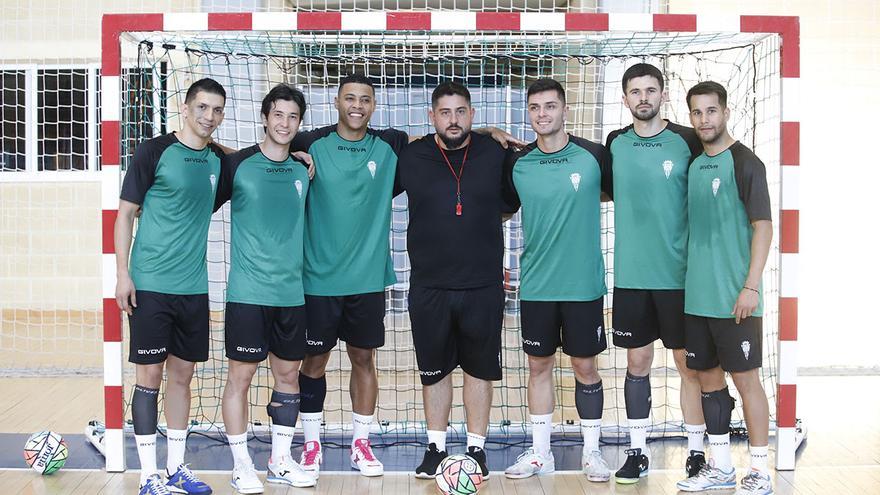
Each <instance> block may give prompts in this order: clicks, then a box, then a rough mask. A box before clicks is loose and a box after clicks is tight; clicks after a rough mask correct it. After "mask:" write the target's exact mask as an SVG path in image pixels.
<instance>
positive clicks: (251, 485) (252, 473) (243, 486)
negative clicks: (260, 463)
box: [230, 464, 263, 493]
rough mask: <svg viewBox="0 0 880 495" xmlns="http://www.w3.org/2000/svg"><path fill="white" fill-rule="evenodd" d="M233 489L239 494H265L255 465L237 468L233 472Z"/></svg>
mask: <svg viewBox="0 0 880 495" xmlns="http://www.w3.org/2000/svg"><path fill="white" fill-rule="evenodd" d="M230 484H231V485H232V488H235V489H236V490H238V493H263V483H262V482H260V478H258V477H257V471H256V470H255V469H254V465H253V464H243V465H241V466H236V467H235V469H233V470H232V481H231V482H230Z"/></svg>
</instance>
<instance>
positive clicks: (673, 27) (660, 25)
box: [654, 14, 697, 32]
mask: <svg viewBox="0 0 880 495" xmlns="http://www.w3.org/2000/svg"><path fill="white" fill-rule="evenodd" d="M696 30H697V16H696V15H692V14H654V31H674V32H693V31H696Z"/></svg>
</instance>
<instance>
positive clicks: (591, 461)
mask: <svg viewBox="0 0 880 495" xmlns="http://www.w3.org/2000/svg"><path fill="white" fill-rule="evenodd" d="M581 466H582V467H583V470H584V474H585V475H587V479H588V480H590V481H596V482H603V481H608V480H610V479H611V469H609V468H608V463H607V462H605V459H604V458H603V457H602V453H601V452H599V451H598V450H594V451H592V452H584V453H583V455H582V456H581Z"/></svg>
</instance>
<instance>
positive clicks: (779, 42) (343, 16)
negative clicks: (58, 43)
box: [101, 11, 799, 471]
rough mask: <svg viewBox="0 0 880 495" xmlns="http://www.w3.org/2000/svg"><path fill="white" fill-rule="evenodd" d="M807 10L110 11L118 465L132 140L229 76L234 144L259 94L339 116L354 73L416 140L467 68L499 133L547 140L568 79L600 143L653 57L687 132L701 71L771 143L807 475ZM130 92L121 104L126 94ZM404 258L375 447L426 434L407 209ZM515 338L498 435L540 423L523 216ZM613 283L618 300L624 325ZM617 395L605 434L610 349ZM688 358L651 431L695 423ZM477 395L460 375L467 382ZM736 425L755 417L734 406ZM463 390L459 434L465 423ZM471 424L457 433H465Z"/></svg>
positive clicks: (484, 115)
mask: <svg viewBox="0 0 880 495" xmlns="http://www.w3.org/2000/svg"><path fill="white" fill-rule="evenodd" d="M797 44H798V21H797V18H794V17H763V16H741V17H708V18H704V17H702V16H688V15H660V14H654V15H650V14H645V15H641V14H639V15H635V14H579V13H578V14H576V13H496V12H491V13H490V12H485V13H484V12H464V11H457V12H350V13H338V12H326V13H322V12H301V13H253V14H250V13H242V14H137V15H121V14H109V15H105V16H104V34H103V61H102V95H101V96H102V102H103V104H102V148H101V150H102V172H101V173H102V176H103V181H102V186H103V194H102V197H103V201H102V208H103V210H104V212H103V253H104V298H105V299H104V304H103V307H104V319H103V322H104V342H105V343H104V370H105V421H106V427H107V433H106V435H105V439H106V447H107V448H106V451H107V469H108V470H109V471H120V470H124V468H125V461H124V456H123V448H122V445H123V426H124V421H125V417H126V414H127V401H126V400H125V392H124V389H123V383H124V381H125V380H124V378H125V375H126V373H124V368H123V365H122V363H123V359H124V353H125V352H127V351H126V350H125V346H124V342H125V341H126V339H125V336H124V332H123V329H124V327H123V325H122V319H121V317H120V313H119V311H118V309H117V307H116V303H115V299H114V287H115V261H114V256H115V254H114V246H113V222H114V220H115V216H116V209H117V207H118V193H119V185H120V182H121V173H122V172H123V171H124V166H125V165H127V163H128V161H129V160H130V158H131V155H132V152H133V150H134V147H135V146H136V145H137V144H138V143H139V142H142V141H143V140H145V139H149V138H151V137H154V136H156V135H158V134H161V133H164V132H170V131H172V130H175V129H177V128H179V111H178V107H179V105H180V103H181V102H182V99H183V94H184V93H185V91H186V87H187V86H188V85H189V84H190V83H192V82H194V81H195V80H196V79H199V78H201V77H213V78H215V79H217V80H218V81H220V82H221V83H222V84H224V86H225V87H226V89H227V94H228V99H227V105H226V118H225V121H224V123H223V125H222V126H221V127H220V129H219V130H218V131H217V133H216V134H215V138H216V139H217V140H218V141H220V142H222V143H224V144H226V145H228V146H230V147H233V148H241V147H244V146H248V145H251V144H253V143H254V142H257V141H258V140H259V139H261V134H260V129H261V127H260V124H259V123H260V117H259V102H260V100H261V99H262V97H263V95H264V94H265V92H266V91H267V90H268V89H269V88H270V87H271V85H274V84H276V83H279V82H288V83H291V84H294V85H296V86H297V87H300V88H301V89H303V90H304V92H305V93H306V97H307V102H308V104H309V107H310V108H309V110H308V111H307V113H306V115H305V119H304V123H303V128H302V129H303V130H305V129H311V128H315V127H319V126H323V125H329V124H332V123H335V120H336V113H335V110H334V109H333V97H334V96H335V92H336V88H337V86H338V81H339V77H340V75H345V74H346V73H348V72H352V71H359V72H365V73H368V74H370V75H371V77H373V78H374V80H375V81H376V89H377V103H378V106H377V110H376V113H375V114H374V116H373V119H372V121H371V126H372V127H376V128H382V127H387V126H393V127H396V128H400V129H402V130H405V131H407V132H408V133H410V134H411V135H419V134H424V133H426V132H430V131H431V130H432V128H431V127H430V125H429V122H428V120H427V107H428V105H429V102H430V92H431V90H432V89H433V87H434V86H435V85H436V84H437V83H438V82H439V81H441V80H444V79H448V78H453V77H454V78H456V79H457V80H459V81H461V82H464V83H465V84H466V85H467V86H468V87H469V89H470V90H471V92H472V95H473V104H474V107H475V108H476V110H477V115H476V120H475V127H476V126H483V125H493V126H497V127H501V128H504V129H507V130H509V131H510V132H512V133H513V134H514V135H516V136H517V137H519V138H523V139H526V140H532V139H534V133H533V132H532V131H531V128H530V126H529V124H528V119H527V114H526V111H525V88H526V87H527V85H528V83H529V82H531V81H533V80H535V79H536V78H537V77H553V78H555V79H557V80H559V81H560V82H562V83H563V85H564V86H565V87H566V92H567V97H568V100H569V105H570V107H571V108H570V112H569V114H568V119H567V126H566V128H567V130H568V131H569V132H572V133H573V134H575V135H578V136H582V137H585V138H588V139H591V140H594V141H603V140H604V138H605V137H606V136H607V134H608V133H609V132H610V131H611V130H614V129H616V128H619V127H623V126H625V125H627V124H628V123H629V121H630V120H629V119H630V117H629V114H628V111H627V110H626V109H625V108H624V107H623V106H622V105H621V101H620V100H621V94H622V90H621V88H620V77H621V75H622V73H623V70H624V69H625V67H626V66H627V65H629V64H631V63H634V62H635V61H636V60H638V61H647V62H651V63H654V64H655V65H657V66H658V67H660V68H661V69H662V70H663V71H664V72H665V74H666V76H667V87H668V90H669V96H670V103H669V104H667V105H665V106H664V109H663V111H664V115H665V116H666V117H667V118H669V119H670V120H672V121H675V122H678V123H682V124H687V122H688V121H687V110H686V106H685V103H684V100H683V99H684V93H685V92H686V91H687V89H688V88H689V87H690V85H692V84H695V83H696V82H698V81H700V80H705V79H710V78H711V79H715V80H717V81H718V82H721V83H722V84H724V85H725V86H727V87H728V90H729V91H730V95H731V96H730V106H731V108H732V111H733V115H734V117H733V118H732V119H731V130H732V133H733V135H734V136H735V137H736V138H738V139H740V140H741V141H743V142H744V143H745V144H746V145H748V146H750V147H752V148H754V149H755V150H756V152H757V153H758V155H759V156H761V158H762V159H763V160H764V162H765V163H766V164H767V166H768V182H769V183H770V187H771V197H772V198H773V201H774V208H775V210H776V212H778V214H774V226H775V228H776V234H777V235H775V236H774V239H776V240H778V242H774V246H773V248H772V251H771V256H770V261H768V265H767V270H765V276H764V286H765V289H766V295H765V305H766V311H765V313H766V314H765V318H764V321H765V342H764V350H763V352H764V369H763V370H762V381H763V383H764V386H765V388H766V391H767V394H768V397H769V399H770V401H771V414H772V419H773V420H774V421H775V426H776V442H777V467H778V468H780V469H792V468H793V467H794V451H795V448H796V446H797V442H798V440H799V430H798V428H797V424H796V419H795V418H796V416H795V399H794V398H795V392H796V364H795V352H796V338H797V287H796V282H797V279H796V275H797V265H796V262H797V251H798V242H797V241H798V225H797V224H798V209H797V198H796V192H797V191H796V186H797V170H798V169H797V166H798V162H799V157H798V149H799V143H798V134H799V124H798V121H797V108H796V105H797V81H798V77H799V66H798V65H799V64H798V47H797ZM114 102H115V103H114ZM392 208H393V220H392V228H391V232H390V235H391V240H392V256H393V258H394V262H395V268H396V271H397V273H398V280H399V283H398V284H396V285H395V286H393V287H392V288H389V289H388V290H387V291H386V296H387V297H386V300H387V311H386V327H387V334H386V345H385V347H383V348H382V349H380V350H379V351H378V352H377V364H378V366H377V368H378V374H379V381H380V396H379V404H378V407H377V412H376V420H377V434H378V437H377V439H376V442H377V443H382V442H383V441H384V442H388V443H391V442H394V441H398V440H400V439H402V438H412V435H413V434H418V433H421V432H423V431H424V423H423V413H422V406H421V393H420V387H419V385H418V383H419V382H418V374H417V371H416V368H415V358H414V353H413V351H412V341H411V338H410V336H409V319H408V315H407V313H406V291H407V289H408V259H407V256H406V251H405V228H406V221H407V218H406V202H405V199H402V198H398V199H396V200H395V201H394V204H393V207H392ZM228 239H229V214H228V210H221V211H220V212H218V213H217V214H216V215H215V217H214V220H213V221H212V226H211V232H210V234H209V246H208V260H209V279H210V286H211V287H210V296H211V315H212V328H211V336H212V337H211V338H212V344H211V359H210V360H209V362H208V363H205V364H204V365H199V366H198V367H197V373H196V377H195V379H194V397H193V411H192V416H193V419H194V420H195V421H196V422H197V423H198V425H199V426H200V427H204V428H207V429H211V428H216V429H219V428H220V426H219V425H220V424H221V423H222V417H221V415H220V410H219V400H220V397H221V396H222V387H223V381H224V379H225V371H226V367H225V359H224V357H223V354H224V353H223V316H222V311H223V301H224V298H225V280H226V271H227V269H228ZM505 243H506V250H505V284H506V289H507V295H508V301H507V307H506V311H505V320H504V321H505V323H504V330H503V343H504V344H503V345H504V349H503V356H502V357H503V361H504V370H505V374H504V380H502V381H501V382H499V383H498V384H497V385H496V391H495V400H494V404H493V406H494V407H493V412H492V417H491V422H492V427H493V429H492V435H493V436H495V437H496V439H501V440H502V441H503V439H504V438H505V437H516V436H517V435H518V436H519V437H521V436H522V434H524V433H526V431H527V424H526V423H527V420H528V411H527V406H526V383H527V377H528V368H527V364H526V360H525V356H524V354H523V353H522V350H521V347H520V346H519V323H518V291H517V288H518V279H519V276H518V275H519V272H518V267H519V265H518V256H519V253H520V252H521V249H522V230H521V226H520V224H519V222H518V219H517V218H514V219H513V220H512V221H511V222H508V223H507V224H506V225H505ZM603 250H604V253H605V257H606V265H607V267H606V268H607V283H608V286H609V287H612V286H613V273H612V270H611V268H612V267H613V205H609V206H608V207H605V208H604V209H603ZM612 297H613V294H611V293H609V294H608V296H607V297H606V313H607V314H606V316H607V318H606V320H607V326H610V316H611V315H610V308H611V302H612ZM343 354H344V352H343V351H342V350H341V349H340V348H337V350H336V351H334V354H333V357H332V358H331V362H330V366H329V367H328V398H327V405H326V412H325V421H326V423H327V424H326V430H327V432H328V433H331V434H332V433H333V432H337V433H341V431H342V430H341V428H343V427H344V425H345V424H346V423H348V422H349V420H350V405H349V404H350V401H349V399H348V373H349V370H350V366H349V365H348V361H347V358H346V357H345V356H343ZM558 356H559V364H560V366H558V367H557V370H556V372H555V381H556V387H557V391H556V392H557V393H556V401H557V408H556V411H555V416H554V421H555V422H556V423H557V424H558V425H559V427H558V429H565V426H566V425H572V426H574V425H577V414H576V411H575V408H574V402H573V394H572V391H573V375H572V373H571V371H570V367H569V366H567V364H566V363H567V360H566V358H565V357H564V356H562V355H561V354H559V355H558ZM599 364H600V368H601V369H600V374H601V375H602V377H603V380H604V383H605V389H606V399H605V404H606V409H605V414H604V421H603V436H604V437H605V438H606V439H611V440H615V439H618V437H619V436H620V435H621V434H624V435H625V433H626V415H625V408H624V405H623V393H622V390H623V375H624V374H625V370H626V353H625V351H622V350H619V349H616V348H614V347H613V346H612V348H611V349H609V351H606V352H605V353H603V354H602V355H601V356H600V359H599ZM674 368H675V367H674V363H673V361H672V358H671V354H668V353H667V352H665V351H663V350H662V348H659V347H658V353H657V357H656V358H655V363H654V368H653V369H652V382H653V396H654V397H653V398H654V401H653V408H652V418H653V428H652V433H651V436H652V437H664V436H670V435H672V436H675V435H681V434H682V427H681V421H682V418H681V411H680V408H679V404H678V390H679V388H678V377H677V374H676V373H675V369H674ZM454 379H455V380H454V381H455V383H456V397H460V385H461V378H460V375H456V376H454ZM270 383H271V378H270V374H269V371H268V369H267V368H265V367H261V368H260V370H259V371H258V374H257V376H256V378H255V380H254V387H252V391H251V397H250V399H251V407H250V411H251V416H252V419H254V420H256V421H263V422H264V424H265V418H264V416H265V413H264V408H263V407H262V406H264V405H265V403H266V401H267V400H268V392H269V387H270ZM735 416H736V417H735V421H736V425H735V426H738V425H740V424H741V422H742V414H741V412H738V413H737V414H735ZM463 418H464V412H463V408H462V406H461V403H460V401H458V400H457V401H456V405H455V407H454V408H453V417H452V420H451V423H452V425H453V428H456V427H460V426H461V425H462V423H463ZM459 429H460V428H459Z"/></svg>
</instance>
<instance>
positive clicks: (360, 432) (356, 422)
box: [351, 412, 373, 448]
mask: <svg viewBox="0 0 880 495" xmlns="http://www.w3.org/2000/svg"><path fill="white" fill-rule="evenodd" d="M351 423H352V425H353V426H354V429H353V430H352V432H351V446H352V448H354V442H355V441H356V440H358V439H360V438H370V425H372V424H373V415H372V414H370V415H369V416H364V415H363V414H358V413H356V412H353V413H351Z"/></svg>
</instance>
